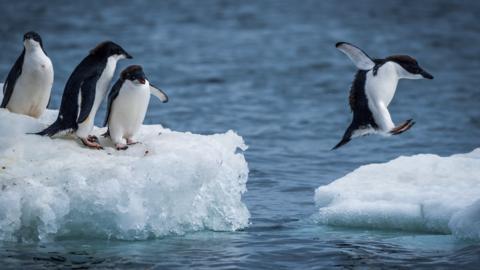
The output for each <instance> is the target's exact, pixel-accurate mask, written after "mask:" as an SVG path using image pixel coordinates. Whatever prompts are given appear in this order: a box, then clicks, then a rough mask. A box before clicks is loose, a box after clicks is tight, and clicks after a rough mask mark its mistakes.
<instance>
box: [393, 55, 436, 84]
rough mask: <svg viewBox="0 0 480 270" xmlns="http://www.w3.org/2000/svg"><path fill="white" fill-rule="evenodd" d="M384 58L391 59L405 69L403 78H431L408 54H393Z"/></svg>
mask: <svg viewBox="0 0 480 270" xmlns="http://www.w3.org/2000/svg"><path fill="white" fill-rule="evenodd" d="M385 60H387V61H392V62H395V63H397V64H398V65H400V66H401V67H402V68H403V69H404V70H405V71H406V74H405V78H408V79H420V78H425V79H430V80H431V79H433V76H432V75H431V74H430V73H428V72H427V71H425V70H424V69H423V68H421V67H420V66H419V65H418V62H417V60H415V59H414V58H412V57H410V56H408V55H393V56H390V57H388V58H386V59H385Z"/></svg>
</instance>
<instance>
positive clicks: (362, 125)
mask: <svg viewBox="0 0 480 270" xmlns="http://www.w3.org/2000/svg"><path fill="white" fill-rule="evenodd" d="M336 47H337V49H339V50H340V51H341V52H343V53H344V54H346V55H347V56H348V57H349V58H350V59H351V60H352V61H353V63H354V64H355V66H356V67H357V68H358V69H359V70H358V71H357V73H356V75H355V79H354V81H353V83H352V86H351V89H350V97H349V103H350V108H351V109H352V112H353V119H352V122H351V124H350V126H349V127H348V128H347V130H346V131H345V133H344V135H343V138H342V140H341V141H340V142H339V143H338V144H337V145H335V147H333V149H337V148H339V147H340V146H342V145H345V144H346V143H348V142H349V141H350V140H351V139H352V138H354V137H358V136H363V135H367V134H370V133H375V132H381V133H384V134H390V135H398V134H400V133H403V132H405V131H407V130H408V129H410V128H411V127H412V126H413V125H414V124H415V122H413V120H412V119H410V120H407V121H405V122H404V123H402V124H400V125H398V126H395V124H394V123H393V121H392V119H391V117H390V112H389V111H388V109H387V108H388V105H389V104H390V102H391V101H392V99H393V96H394V95H395V91H396V88H397V84H398V80H400V79H422V78H426V79H433V76H432V75H430V74H429V73H428V72H426V71H425V70H423V69H422V68H421V67H420V66H419V65H418V63H417V61H416V60H415V59H413V58H412V57H410V56H407V55H393V56H389V57H387V58H385V59H372V58H370V57H369V56H368V55H367V54H366V53H365V52H363V51H362V50H361V49H359V48H357V47H355V46H354V45H352V44H349V43H346V42H339V43H337V44H336ZM333 149H332V150H333Z"/></svg>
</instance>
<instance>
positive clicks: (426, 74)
mask: <svg viewBox="0 0 480 270" xmlns="http://www.w3.org/2000/svg"><path fill="white" fill-rule="evenodd" d="M420 75H422V77H423V78H425V79H429V80H432V79H433V76H432V74H430V73H428V72H426V71H425V70H423V69H422V70H421V71H420Z"/></svg>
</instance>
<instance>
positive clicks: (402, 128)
mask: <svg viewBox="0 0 480 270" xmlns="http://www.w3.org/2000/svg"><path fill="white" fill-rule="evenodd" d="M413 125H415V122H414V121H413V120H412V119H408V120H407V121H405V122H403V123H402V124H400V125H398V126H396V127H395V128H393V129H392V130H390V134H392V135H398V134H402V133H403V132H405V131H407V130H409V129H410V128H411V127H412V126H413Z"/></svg>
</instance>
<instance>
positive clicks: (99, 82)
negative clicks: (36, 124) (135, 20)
mask: <svg viewBox="0 0 480 270" xmlns="http://www.w3.org/2000/svg"><path fill="white" fill-rule="evenodd" d="M124 58H128V59H130V58H132V56H130V55H129V54H128V53H127V52H126V51H125V50H124V49H123V48H122V47H120V46H119V45H117V44H115V43H113V42H111V41H105V42H102V43H100V44H99V45H97V47H95V48H94V49H93V50H91V51H90V54H89V55H87V57H85V58H84V59H83V60H82V62H80V64H78V66H77V67H76V68H75V70H74V71H73V72H72V74H71V75H70V78H68V81H67V84H66V85H65V90H64V91H63V96H62V103H61V104H60V110H59V113H58V118H57V120H55V122H54V123H53V124H51V125H50V126H49V127H47V128H46V129H45V130H43V131H40V132H38V133H37V134H38V135H42V136H43V135H48V136H53V135H55V134H57V133H58V132H60V131H63V130H74V131H75V133H76V135H77V136H78V137H79V138H80V139H81V141H82V142H83V144H84V145H85V146H88V147H91V148H96V149H101V148H102V146H101V145H100V144H99V143H98V138H97V137H96V136H91V135H89V134H90V133H91V131H92V129H93V121H94V119H95V114H96V113H97V110H98V108H99V107H100V104H101V102H102V100H103V98H104V97H105V96H106V94H107V90H108V86H109V84H110V81H111V80H112V77H113V73H114V72H115V68H116V66H117V61H118V60H120V59H124Z"/></svg>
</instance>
